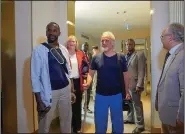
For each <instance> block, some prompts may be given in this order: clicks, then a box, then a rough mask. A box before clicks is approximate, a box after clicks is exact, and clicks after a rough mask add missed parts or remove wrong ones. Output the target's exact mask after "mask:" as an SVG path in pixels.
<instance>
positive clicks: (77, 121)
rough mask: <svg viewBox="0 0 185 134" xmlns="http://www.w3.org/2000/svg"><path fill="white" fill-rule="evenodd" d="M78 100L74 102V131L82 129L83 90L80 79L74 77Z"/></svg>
mask: <svg viewBox="0 0 185 134" xmlns="http://www.w3.org/2000/svg"><path fill="white" fill-rule="evenodd" d="M73 82H74V89H75V95H76V102H75V103H74V104H72V128H73V132H75V133H76V132H77V131H80V130H81V122H82V121H81V103H82V92H81V91H80V79H73Z"/></svg>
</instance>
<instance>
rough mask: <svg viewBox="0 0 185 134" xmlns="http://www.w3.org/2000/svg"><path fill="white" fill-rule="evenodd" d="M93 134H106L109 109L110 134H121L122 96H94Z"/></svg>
mask: <svg viewBox="0 0 185 134" xmlns="http://www.w3.org/2000/svg"><path fill="white" fill-rule="evenodd" d="M94 107H95V108H94V109H95V133H106V132H107V123H108V110H109V107H110V114H111V121H112V133H123V129H124V127H123V125H124V124H123V111H122V94H121V93H120V94H116V95H112V96H102V95H99V94H96V99H95V106H94Z"/></svg>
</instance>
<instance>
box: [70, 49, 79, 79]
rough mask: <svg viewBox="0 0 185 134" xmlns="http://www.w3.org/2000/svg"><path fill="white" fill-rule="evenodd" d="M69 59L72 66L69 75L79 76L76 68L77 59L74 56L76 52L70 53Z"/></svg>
mask: <svg viewBox="0 0 185 134" xmlns="http://www.w3.org/2000/svg"><path fill="white" fill-rule="evenodd" d="M70 60H71V68H72V73H71V76H72V78H79V77H80V75H79V70H78V61H77V57H76V53H75V54H73V55H70Z"/></svg>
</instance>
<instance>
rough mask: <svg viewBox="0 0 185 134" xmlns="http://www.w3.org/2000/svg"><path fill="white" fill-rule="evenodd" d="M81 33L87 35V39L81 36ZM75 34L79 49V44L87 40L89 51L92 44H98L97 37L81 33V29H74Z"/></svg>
mask: <svg viewBox="0 0 185 134" xmlns="http://www.w3.org/2000/svg"><path fill="white" fill-rule="evenodd" d="M81 34H83V35H85V36H88V37H89V40H88V39H86V38H83V37H81ZM75 36H76V37H77V39H78V41H79V49H81V46H82V44H83V43H84V42H88V43H89V51H90V52H91V50H92V46H95V45H98V46H99V45H100V40H99V39H95V38H94V37H93V36H91V35H86V34H84V33H82V32H81V31H79V30H77V29H75Z"/></svg>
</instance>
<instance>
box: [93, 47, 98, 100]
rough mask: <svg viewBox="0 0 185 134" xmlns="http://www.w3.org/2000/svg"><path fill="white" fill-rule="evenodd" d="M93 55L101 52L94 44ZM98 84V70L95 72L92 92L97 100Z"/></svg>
mask: <svg viewBox="0 0 185 134" xmlns="http://www.w3.org/2000/svg"><path fill="white" fill-rule="evenodd" d="M92 52H93V54H92V57H94V56H96V55H98V54H99V48H98V46H92ZM96 84H97V72H95V74H94V77H93V82H92V92H93V100H95V92H96Z"/></svg>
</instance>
